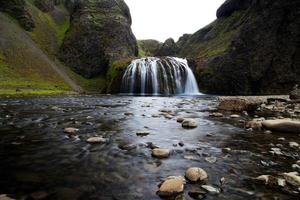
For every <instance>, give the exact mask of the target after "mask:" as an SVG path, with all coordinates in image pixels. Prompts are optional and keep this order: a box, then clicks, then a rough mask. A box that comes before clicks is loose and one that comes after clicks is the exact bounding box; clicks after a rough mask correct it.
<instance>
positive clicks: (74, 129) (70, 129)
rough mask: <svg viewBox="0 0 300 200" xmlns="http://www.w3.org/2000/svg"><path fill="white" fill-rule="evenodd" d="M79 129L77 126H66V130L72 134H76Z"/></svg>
mask: <svg viewBox="0 0 300 200" xmlns="http://www.w3.org/2000/svg"><path fill="white" fill-rule="evenodd" d="M78 131H79V129H77V128H73V127H69V128H65V129H64V132H65V133H67V134H70V135H75V134H76V133H77V132H78Z"/></svg>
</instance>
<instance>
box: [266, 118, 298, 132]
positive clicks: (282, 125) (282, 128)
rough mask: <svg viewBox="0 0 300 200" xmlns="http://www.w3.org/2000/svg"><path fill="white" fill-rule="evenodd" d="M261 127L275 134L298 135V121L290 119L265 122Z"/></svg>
mask: <svg viewBox="0 0 300 200" xmlns="http://www.w3.org/2000/svg"><path fill="white" fill-rule="evenodd" d="M262 126H263V127H264V128H266V129H268V130H271V131H276V132H288V133H300V121H293V120H291V119H277V120H265V121H263V122H262Z"/></svg>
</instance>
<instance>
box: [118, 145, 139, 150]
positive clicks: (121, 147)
mask: <svg viewBox="0 0 300 200" xmlns="http://www.w3.org/2000/svg"><path fill="white" fill-rule="evenodd" d="M119 148H120V149H122V150H126V151H129V150H132V149H135V148H136V145H135V144H124V145H119Z"/></svg>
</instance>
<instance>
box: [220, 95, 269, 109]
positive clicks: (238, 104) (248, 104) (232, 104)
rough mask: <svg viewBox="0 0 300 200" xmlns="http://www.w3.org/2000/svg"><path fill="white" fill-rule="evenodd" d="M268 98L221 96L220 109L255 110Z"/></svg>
mask: <svg viewBox="0 0 300 200" xmlns="http://www.w3.org/2000/svg"><path fill="white" fill-rule="evenodd" d="M265 101H266V99H263V98H259V97H220V98H219V102H220V103H219V106H218V109H219V110H225V111H238V112H242V111H254V110H255V109H256V108H257V107H258V106H259V105H260V104H262V103H264V102H265Z"/></svg>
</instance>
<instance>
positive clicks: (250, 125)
mask: <svg viewBox="0 0 300 200" xmlns="http://www.w3.org/2000/svg"><path fill="white" fill-rule="evenodd" d="M246 128H251V129H253V130H258V131H260V130H261V129H262V122H261V121H260V120H252V121H249V122H247V124H246Z"/></svg>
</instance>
